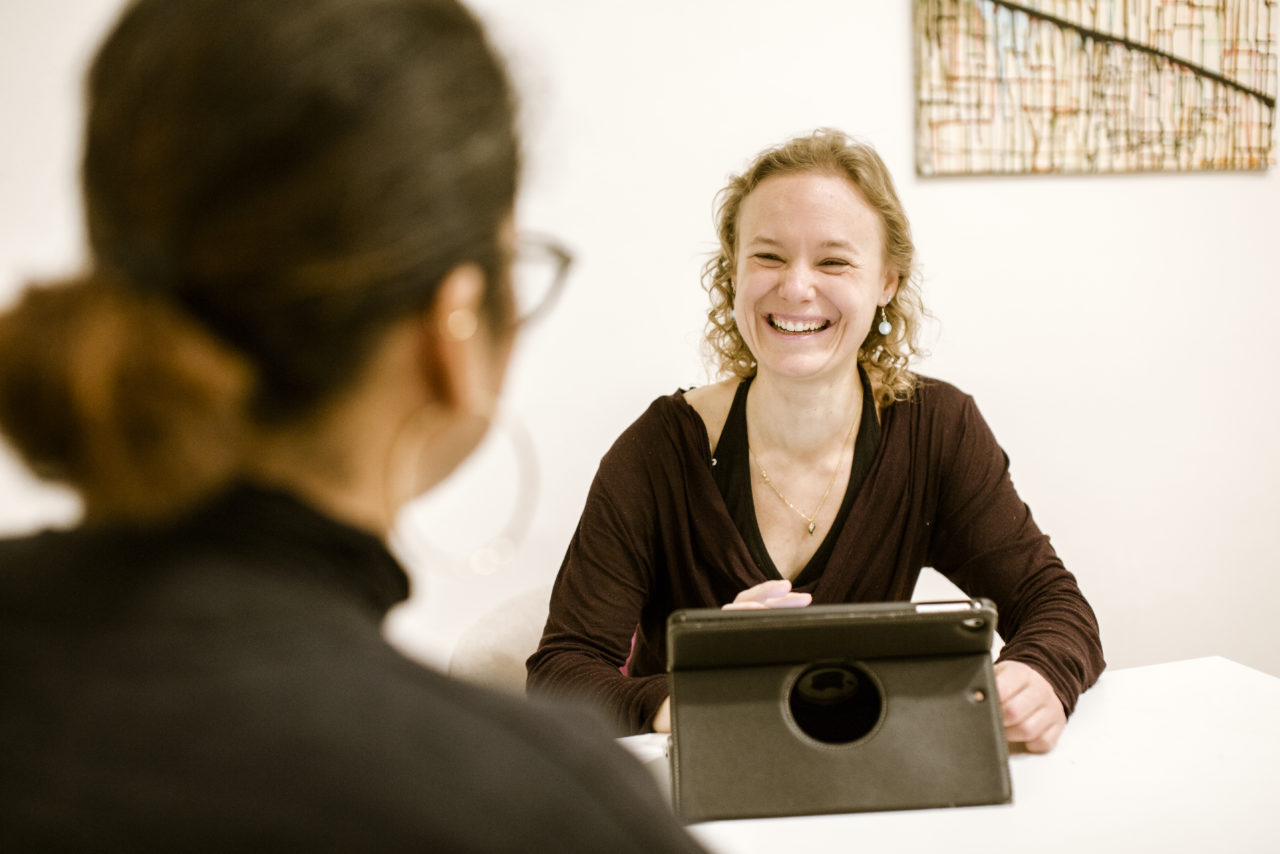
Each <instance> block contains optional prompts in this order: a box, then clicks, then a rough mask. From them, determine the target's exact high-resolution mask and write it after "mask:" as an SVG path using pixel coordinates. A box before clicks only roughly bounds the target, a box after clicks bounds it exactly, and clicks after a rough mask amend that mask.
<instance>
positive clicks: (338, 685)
mask: <svg viewBox="0 0 1280 854" xmlns="http://www.w3.org/2000/svg"><path fill="white" fill-rule="evenodd" d="M513 116H514V109H513V97H512V93H511V90H510V87H509V83H508V80H507V78H506V76H505V72H504V70H503V68H502V65H501V63H500V61H499V60H498V59H497V57H496V56H495V55H494V53H493V52H492V51H491V49H490V47H489V46H488V44H487V42H486V39H485V36H484V33H483V32H482V30H481V28H480V27H479V25H478V24H477V22H476V21H475V20H474V19H473V18H472V16H471V15H470V14H469V13H468V12H467V11H466V10H465V9H464V8H463V7H461V6H460V5H458V4H457V3H456V2H453V0H270V1H269V2H263V1H262V0H140V2H135V3H133V4H131V5H130V6H128V8H127V9H126V10H125V12H124V13H123V16H122V17H121V18H120V20H119V22H118V23H117V24H116V25H115V28H114V30H113V31H112V32H111V34H110V35H109V36H108V38H107V39H106V42H105V43H104V44H103V45H102V47H101V49H100V51H99V53H98V55H97V57H96V59H95V61H94V63H93V66H92V69H91V72H90V74H89V78H88V121H87V131H86V133H87V139H86V147H85V151H84V160H83V175H82V178H83V190H84V201H85V208H86V216H87V224H88V234H89V240H90V246H91V250H92V261H91V263H90V265H89V266H88V269H87V270H85V272H84V273H83V274H82V275H79V276H77V277H75V278H73V279H72V280H70V281H66V282H62V283H58V284H56V285H53V286H44V287H35V288H31V289H30V290H28V292H27V293H26V294H25V296H24V298H23V300H22V301H21V302H20V304H19V305H18V306H17V307H16V308H14V309H13V310H12V311H11V312H9V313H8V314H7V315H5V316H3V317H2V318H0V425H2V426H3V430H4V433H5V436H6V438H7V439H8V440H9V441H10V442H11V443H12V444H13V445H14V446H15V447H16V448H17V449H18V450H19V451H20V453H21V454H22V455H23V456H24V457H25V459H26V461H27V462H28V463H29V464H30V466H31V468H32V469H33V470H34V471H35V472H37V473H38V474H40V475H42V476H45V477H48V478H50V479H53V480H57V481H61V482H64V483H67V484H70V485H71V486H73V487H75V488H76V489H77V490H78V491H79V492H80V494H81V496H82V497H83V502H84V509H85V515H84V520H83V523H82V524H80V525H79V526H78V527H76V528H75V529H74V530H70V531H65V532H45V533H41V534H38V535H35V536H31V537H28V538H25V539H17V540H10V541H6V542H3V543H0V756H2V757H3V761H2V762H0V848H2V849H4V850H8V851H19V850H22V851H26V850H67V849H112V850H175V851H187V850H206V849H220V850H298V849H307V850H312V849H321V850H343V851H352V850H401V849H412V850H422V851H430V850H436V851H552V850H554V851H587V850H591V851H609V852H623V851H632V852H652V851H665V850H673V851H687V850H696V849H697V846H696V845H695V844H694V843H693V842H692V841H691V840H690V839H689V837H687V836H686V835H685V834H684V832H683V830H682V829H681V828H680V827H679V825H678V823H677V822H676V821H675V819H674V818H673V816H672V814H671V812H670V810H669V808H668V807H667V805H666V804H665V803H663V801H662V800H661V797H660V795H659V794H658V792H657V789H656V787H655V786H653V785H652V780H651V779H650V778H649V777H648V775H647V773H646V772H645V771H644V770H643V769H642V768H641V767H640V766H639V765H638V764H637V763H635V762H634V761H633V760H631V758H630V757H629V756H627V755H626V754H625V753H624V752H623V751H622V750H621V749H620V748H619V747H618V746H617V745H616V744H615V743H613V742H612V741H611V739H609V738H608V735H607V734H606V733H605V731H604V728H603V727H602V726H599V725H598V724H597V723H596V722H595V721H594V720H593V719H591V718H589V717H579V716H578V715H577V713H576V712H570V711H567V710H561V709H557V710H555V711H554V712H552V711H549V710H546V709H542V710H539V709H536V708H535V707H533V706H532V705H529V704H526V703H524V702H520V701H517V700H514V699H509V698H506V697H500V696H497V695H494V694H490V693H488V692H485V691H482V690H479V689H476V688H473V687H469V686H466V685H463V684H460V683H457V682H453V681H451V680H449V679H446V678H444V677H442V676H439V675H437V674H435V673H433V672H430V671H429V670H426V669H424V668H422V667H419V666H417V665H416V664H414V663H411V662H410V661H409V660H407V659H406V658H404V657H402V656H401V655H400V654H398V653H397V652H396V651H394V650H393V649H392V648H391V647H390V646H388V645H387V643H385V642H384V640H383V637H382V635H381V632H380V624H381V622H382V619H383V617H384V615H385V614H386V612H387V610H388V609H389V608H390V607H391V606H392V605H394V604H395V603H397V602H399V601H401V600H403V599H404V598H405V597H406V596H407V594H408V587H409V584H408V579H407V576H406V574H405V572H404V570H403V569H402V568H401V566H400V565H399V564H398V563H397V562H396V560H395V559H394V558H393V557H392V555H391V554H390V553H389V551H388V550H387V548H386V546H385V545H384V540H385V538H386V537H387V536H388V534H389V532H390V530H391V528H392V525H393V520H394V519H395V516H396V513H397V510H398V508H399V507H400V506H401V505H402V504H403V503H404V502H406V501H407V500H409V499H410V498H412V497H414V496H416V495H418V494H420V493H421V492H423V491H425V490H427V489H429V488H430V487H431V486H432V485H433V484H436V483H437V482H439V481H440V480H441V479H442V478H444V477H445V476H446V475H447V474H448V473H449V472H450V471H451V470H452V469H453V468H454V467H455V466H456V465H457V464H458V463H459V462H460V461H461V460H462V459H463V458H464V457H466V456H467V455H468V454H469V453H470V452H471V451H472V449H473V448H474V447H475V446H476V445H477V443H478V442H479V441H480V439H481V437H482V435H483V434H484V432H485V430H486V428H487V425H488V414H489V413H490V411H491V409H492V407H493V404H494V400H495V398H496V397H497V395H498V394H499V391H500V388H501V385H502V380H503V376H504V374H505V371H506V368H507V361H508V356H509V353H510V351H511V347H512V341H513V337H514V333H515V330H516V328H517V327H518V325H519V323H520V321H521V319H522V316H523V315H522V312H523V311H524V310H526V309H527V310H532V309H533V308H534V307H533V306H527V305H522V302H521V294H520V293H518V292H517V291H518V290H519V288H518V287H517V286H516V285H514V284H513V281H512V276H511V270H512V268H513V265H514V264H515V263H516V262H517V261H519V260H521V256H522V255H523V253H525V252H527V251H529V250H530V249H531V248H536V247H531V245H530V244H527V243H521V242H520V241H519V240H518V238H517V234H516V231H515V229H514V227H513V222H512V211H513V206H514V202H515V196H516V185H517V172H518V159H519V158H518V140H517V132H516V129H515V126H514V118H513ZM542 250H543V255H542V257H544V258H547V259H550V262H551V263H550V264H549V265H548V266H547V268H546V273H547V275H548V276H549V277H551V278H553V279H554V278H555V277H557V276H562V275H563V273H564V266H565V265H566V264H567V255H565V254H564V253H563V252H562V251H561V250H558V249H556V248H554V247H547V246H545V245H544V246H543V247H542Z"/></svg>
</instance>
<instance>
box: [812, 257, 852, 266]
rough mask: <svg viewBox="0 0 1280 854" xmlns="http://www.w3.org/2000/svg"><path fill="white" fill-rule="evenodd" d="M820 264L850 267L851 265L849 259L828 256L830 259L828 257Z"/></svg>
mask: <svg viewBox="0 0 1280 854" xmlns="http://www.w3.org/2000/svg"><path fill="white" fill-rule="evenodd" d="M818 266H820V267H848V266H849V262H848V261H846V260H844V259H843V258H828V259H826V260H825V261H822V262H821V263H819V265H818Z"/></svg>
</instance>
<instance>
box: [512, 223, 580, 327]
mask: <svg viewBox="0 0 1280 854" xmlns="http://www.w3.org/2000/svg"><path fill="white" fill-rule="evenodd" d="M572 264H573V255H571V254H570V253H569V250H568V249H566V248H565V247H564V245H563V244H561V243H560V242H559V241H558V240H556V239H555V238H553V237H548V236H546V235H542V234H521V235H520V236H519V237H517V238H516V250H515V254H514V256H513V257H512V259H511V291H512V295H513V297H514V299H515V313H516V324H517V325H519V326H524V325H525V324H527V323H529V322H530V321H532V320H534V319H535V318H538V317H540V316H542V315H543V314H546V313H547V311H548V310H550V308H551V306H552V305H554V304H555V301H556V300H557V299H558V298H559V297H560V292H561V291H562V290H564V283H565V280H566V279H568V277H569V267H570V266H571V265H572Z"/></svg>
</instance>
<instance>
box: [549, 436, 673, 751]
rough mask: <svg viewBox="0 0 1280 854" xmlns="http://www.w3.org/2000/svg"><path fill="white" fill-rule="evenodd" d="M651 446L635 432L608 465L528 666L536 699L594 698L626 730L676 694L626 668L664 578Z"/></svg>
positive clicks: (646, 722) (648, 720)
mask: <svg viewBox="0 0 1280 854" xmlns="http://www.w3.org/2000/svg"><path fill="white" fill-rule="evenodd" d="M644 444H645V442H644V440H643V437H641V436H637V435H635V431H634V430H633V431H628V433H624V434H623V436H622V438H620V439H619V440H618V442H617V443H616V444H615V445H614V447H613V448H612V449H610V451H609V453H608V454H606V455H605V458H604V459H603V460H602V461H601V464H600V470H599V471H598V472H597V474H596V477H595V480H594V482H593V483H592V485H591V490H590V492H589V494H588V496H587V502H586V506H585V508H584V509H583V511H582V518H581V519H580V520H579V522H578V528H577V530H576V531H575V532H574V535H573V539H572V541H571V542H570V543H569V549H568V551H567V552H566V553H565V556H564V562H563V563H562V564H561V566H560V574H559V575H558V576H557V578H556V582H555V586H554V587H553V588H552V591H551V602H550V609H549V613H548V616H547V624H546V628H545V629H544V631H543V635H542V641H541V643H540V644H539V646H538V649H537V651H536V652H535V653H534V654H533V655H532V656H531V657H530V658H529V660H528V662H527V668H528V681H527V686H528V689H529V691H530V692H538V693H551V694H555V695H556V696H560V697H571V698H575V699H581V700H585V701H588V702H590V703H591V704H593V705H596V706H597V707H600V708H603V709H605V710H607V711H609V712H611V713H612V714H613V716H614V718H615V720H616V722H617V725H618V726H619V728H620V730H621V731H622V732H624V733H637V732H642V731H644V730H646V729H648V728H649V727H650V726H651V724H652V719H653V716H654V714H655V713H656V712H657V710H658V707H659V706H660V705H661V704H662V701H663V700H664V699H666V697H667V693H668V690H667V678H666V675H665V674H655V675H652V676H644V677H628V676H625V675H623V673H622V671H621V668H622V666H623V665H624V664H625V663H626V661H627V657H628V655H629V654H630V652H631V644H632V639H633V637H634V635H635V632H636V627H637V625H638V624H639V622H640V615H641V611H642V610H643V609H644V607H645V604H646V603H647V602H648V601H649V599H650V595H651V590H652V588H653V579H654V571H655V567H654V540H655V537H656V532H655V530H654V528H655V524H656V522H655V520H656V519H657V512H656V507H655V496H654V494H653V488H652V483H651V481H650V473H651V471H652V468H650V467H649V466H646V465H645V461H644V459H643V457H644V454H645V453H646V451H649V452H652V447H650V448H648V449H646V448H644V447H643V445H644ZM657 468H661V467H657Z"/></svg>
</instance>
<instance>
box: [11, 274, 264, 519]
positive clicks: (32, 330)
mask: <svg viewBox="0 0 1280 854" xmlns="http://www.w3.org/2000/svg"><path fill="white" fill-rule="evenodd" d="M250 378H251V371H250V369H249V368H248V366H247V364H246V363H245V361H244V359H243V358H242V357H240V356H238V355H237V354H235V353H234V352H232V351H231V350H230V349H229V348H227V347H226V346H224V345H222V344H221V343H219V342H218V341H217V340H216V339H215V338H214V337H213V336H212V335H210V334H208V332H207V331H205V330H204V329H201V328H199V327H198V325H197V324H196V323H195V322H194V321H192V320H190V319H189V318H188V317H187V316H186V315H185V314H184V313H182V312H180V311H177V310H175V309H173V308H172V307H171V306H169V305H168V304H166V302H165V301H164V300H163V299H162V298H158V297H147V296H143V295H140V294H137V293H134V292H132V291H131V290H130V289H129V288H127V287H125V286H122V285H120V284H118V283H115V282H112V281H110V280H104V279H102V278H99V279H90V278H85V279H79V280H72V281H68V282H63V283H59V284H55V285H48V286H37V287H32V288H30V289H29V290H28V291H27V293H26V294H25V295H24V297H23V298H22V300H21V302H20V303H19V304H18V305H17V306H16V307H14V308H13V309H12V310H11V311H9V312H7V313H6V314H4V315H0V427H2V428H3V430H4V432H5V434H6V435H7V437H8V438H9V439H10V440H11V442H12V443H13V444H14V445H15V446H16V448H17V450H18V451H19V452H20V453H21V454H22V455H23V456H24V457H25V458H26V460H27V462H28V464H29V465H30V466H31V467H32V469H33V470H34V471H35V472H36V474H38V475H40V476H42V477H45V478H49V479H51V480H56V481H60V482H63V483H67V484H69V485H71V486H73V487H75V488H77V489H79V490H80V492H81V494H82V495H84V496H85V498H86V502H88V505H89V506H88V507H87V510H88V511H89V513H90V515H96V516H98V517H101V516H104V515H107V516H111V517H114V518H126V519H134V520H145V519H147V518H151V517H158V516H161V515H170V514H172V513H173V512H174V511H175V510H177V509H179V508H180V507H181V506H182V505H184V504H186V503H189V502H191V501H194V500H196V499H198V498H199V497H200V496H202V495H205V494H207V493H208V492H209V491H210V490H211V489H214V488H216V487H217V486H219V485H221V484H222V483H224V482H226V481H227V480H229V479H230V478H231V477H233V476H234V475H235V473H236V470H237V468H238V461H239V456H240V454H239V451H240V448H239V445H240V441H241V437H240V433H241V430H242V425H243V424H244V423H245V419H244V416H243V409H244V406H245V402H246V400H247V397H248V393H249V390H250V385H251V379H250Z"/></svg>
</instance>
